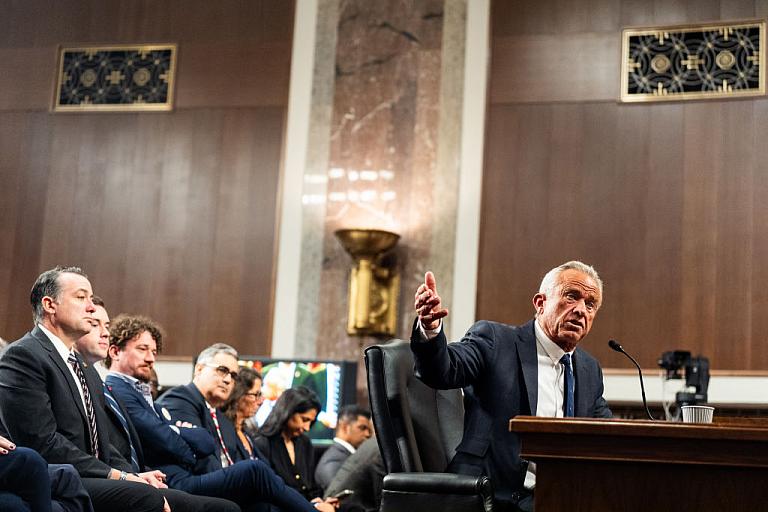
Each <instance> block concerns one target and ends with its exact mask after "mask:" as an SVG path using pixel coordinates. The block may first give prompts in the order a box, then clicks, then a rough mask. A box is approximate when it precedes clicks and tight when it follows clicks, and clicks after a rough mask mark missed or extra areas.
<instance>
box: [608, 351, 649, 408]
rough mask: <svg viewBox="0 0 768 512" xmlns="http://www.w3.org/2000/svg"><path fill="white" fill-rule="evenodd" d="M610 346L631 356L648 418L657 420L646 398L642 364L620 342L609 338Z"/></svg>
mask: <svg viewBox="0 0 768 512" xmlns="http://www.w3.org/2000/svg"><path fill="white" fill-rule="evenodd" d="M608 346H609V347H611V349H612V350H615V351H616V352H621V353H622V354H624V355H625V356H627V357H628V358H629V360H630V361H632V363H633V364H634V365H635V367H636V368H637V374H638V375H639V376H640V392H641V393H642V395H643V406H644V407H645V414H647V415H648V419H650V420H655V419H656V418H654V417H653V416H652V415H651V411H650V410H649V409H648V401H647V400H646V399H645V384H644V383H643V371H642V370H641V369H640V365H639V364H637V361H635V358H634V357H632V356H631V355H629V354H627V352H626V351H625V350H624V347H622V346H621V345H619V342H618V341H616V340H608Z"/></svg>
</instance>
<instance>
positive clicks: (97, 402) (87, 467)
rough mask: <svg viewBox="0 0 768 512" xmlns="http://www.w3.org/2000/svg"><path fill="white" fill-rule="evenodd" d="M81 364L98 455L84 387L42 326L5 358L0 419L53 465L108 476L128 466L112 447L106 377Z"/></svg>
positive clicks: (1, 370)
mask: <svg viewBox="0 0 768 512" xmlns="http://www.w3.org/2000/svg"><path fill="white" fill-rule="evenodd" d="M80 363H81V365H82V367H83V369H84V373H85V378H86V381H87V383H88V389H89V391H90V394H91V397H92V400H93V408H94V412H95V415H96V429H97V430H98V433H99V458H98V459H97V458H96V457H94V456H92V455H91V439H90V434H89V430H88V419H87V416H86V413H85V408H84V407H83V402H82V400H81V399H80V392H79V391H78V387H79V386H78V384H76V383H75V380H74V378H73V377H72V374H71V373H70V371H69V369H68V368H67V366H66V363H65V362H64V360H63V359H62V358H61V356H60V355H59V354H58V352H56V349H55V347H54V346H53V343H52V342H51V341H50V340H49V339H48V337H47V336H46V335H45V333H43V331H42V330H40V328H39V327H35V328H34V329H33V330H32V331H31V332H29V333H27V334H25V335H24V337H22V338H21V339H20V340H18V341H16V342H15V343H12V344H11V345H10V346H9V347H8V350H7V351H6V352H5V354H4V355H3V357H2V359H0V420H1V421H2V422H3V423H4V424H5V427H6V429H7V430H8V434H10V436H11V437H12V438H13V440H14V442H16V443H18V444H19V445H21V446H28V447H29V448H32V449H34V450H36V451H37V452H38V453H40V455H42V456H43V458H44V459H45V460H46V461H47V462H48V463H49V464H67V463H68V464H72V465H73V466H75V469H77V471H78V473H80V476H83V477H95V478H105V477H107V476H108V475H109V472H110V470H111V468H112V467H115V468H118V469H123V468H124V467H125V464H126V462H125V460H123V459H122V457H120V455H119V454H118V453H117V452H116V451H113V450H112V448H111V446H110V442H109V433H108V422H109V419H108V418H107V417H106V413H105V412H104V402H103V400H104V395H103V393H102V391H101V379H99V376H98V374H97V373H96V371H95V370H94V369H93V368H92V367H87V366H86V365H85V363H84V362H83V361H82V360H80ZM128 467H130V464H128Z"/></svg>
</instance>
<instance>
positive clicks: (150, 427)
mask: <svg viewBox="0 0 768 512" xmlns="http://www.w3.org/2000/svg"><path fill="white" fill-rule="evenodd" d="M106 384H107V386H109V388H110V390H111V391H112V394H113V395H114V396H115V399H116V400H117V401H118V402H119V403H120V405H121V406H122V407H123V409H125V411H126V413H127V414H126V416H127V417H128V418H129V419H130V423H132V424H133V427H134V428H135V432H136V433H137V436H138V438H140V439H141V443H140V444H141V446H142V448H143V451H144V454H145V462H146V464H147V465H148V466H150V467H153V468H162V470H163V471H164V472H165V471H166V467H165V466H169V465H173V466H179V468H178V469H170V471H173V472H175V471H186V472H191V471H193V470H194V468H195V465H196V464H197V461H198V458H202V459H204V458H206V457H207V456H209V455H211V454H212V453H214V452H215V450H216V444H215V442H214V439H213V437H212V436H211V434H210V433H209V432H208V431H207V430H205V429H189V428H179V429H178V433H177V432H176V431H175V430H174V429H172V428H171V427H170V426H171V425H172V423H171V422H170V421H168V420H166V419H165V417H164V415H163V411H162V408H161V407H159V406H157V404H155V405H156V408H155V410H153V409H152V407H151V406H150V405H149V404H148V403H147V401H146V400H145V399H144V397H143V396H142V395H141V393H139V391H138V390H136V388H135V387H133V386H132V385H131V384H130V383H128V382H126V381H125V380H124V379H121V378H120V377H116V376H113V375H108V376H107V379H106Z"/></svg>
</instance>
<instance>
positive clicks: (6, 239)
mask: <svg viewBox="0 0 768 512" xmlns="http://www.w3.org/2000/svg"><path fill="white" fill-rule="evenodd" d="M292 27H293V2H284V1H282V0H253V1H248V2H244V1H236V0H226V1H220V2H209V1H207V0H195V1H189V0H174V1H170V0H166V1H158V2H133V1H130V2H127V1H119V0H108V1H105V0H91V1H73V0H71V1H57V2H48V1H43V0H35V1H17V2H10V4H8V3H7V4H6V6H5V7H4V8H3V15H2V16H0V247H2V251H0V335H2V336H3V337H4V338H6V339H11V340H12V339H16V338H18V337H19V336H21V335H22V334H23V333H24V332H25V331H26V330H28V329H29V328H30V325H31V309H30V306H29V298H28V297H29V289H30V287H31V285H32V283H33V281H34V279H35V277H36V276H37V275H38V274H39V273H40V271H42V270H45V269H47V268H51V267H52V266H54V265H56V264H68V265H79V266H81V267H83V269H84V270H85V271H86V272H87V273H88V274H89V277H90V278H91V282H92V284H93V286H94V291H95V292H96V293H97V294H99V295H101V296H102V297H103V298H104V300H105V301H106V303H107V307H108V309H109V311H110V313H111V314H112V316H115V315H116V314H117V313H119V312H130V313H141V314H145V315H149V316H151V317H153V318H155V319H156V320H158V321H159V322H160V323H161V324H162V325H163V326H164V327H165V329H166V331H167V336H166V340H165V342H166V346H165V351H164V354H166V355H177V356H192V355H195V354H196V353H197V352H198V351H199V350H200V349H201V348H203V347H204V346H207V345H209V344H210V343H213V342H215V341H224V342H227V343H230V344H232V345H233V346H235V347H236V348H238V349H239V350H240V351H241V352H243V353H250V354H264V353H269V352H270V347H271V340H270V336H271V332H272V331H271V328H272V326H271V321H270V319H271V317H272V297H273V272H274V266H275V255H274V251H275V236H276V212H277V194H278V187H279V176H280V161H281V152H282V143H283V131H284V119H285V112H286V106H287V97H288V80H289V73H290V50H291V40H292ZM89 42H90V43H97V44H104V43H151V42H175V43H178V45H179V60H178V74H177V81H176V98H177V102H176V107H177V108H176V110H175V111H173V112H171V113H125V114H115V113H112V114H104V113H99V114H51V113H49V112H48V108H49V105H50V98H51V96H52V94H53V91H52V88H53V81H54V77H55V65H56V46H57V45H59V44H71V43H89Z"/></svg>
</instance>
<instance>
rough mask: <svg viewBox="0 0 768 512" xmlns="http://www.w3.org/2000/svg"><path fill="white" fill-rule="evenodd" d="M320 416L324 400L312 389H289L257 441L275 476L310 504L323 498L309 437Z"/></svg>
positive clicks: (277, 404) (258, 447)
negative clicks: (278, 476) (321, 400)
mask: <svg viewBox="0 0 768 512" xmlns="http://www.w3.org/2000/svg"><path fill="white" fill-rule="evenodd" d="M319 412H320V400H319V399H318V398H317V395H316V394H315V393H314V392H313V391H312V390H311V389H309V388H305V387H304V386H300V387H298V388H295V389H286V390H285V391H283V394H282V395H280V398H278V399H277V402H275V407H274V408H273V409H272V412H271V413H270V414H269V416H267V420H266V421H265V422H264V425H262V427H261V429H259V434H258V436H257V437H256V440H255V443H256V448H257V449H258V450H259V451H260V452H261V453H262V455H264V457H266V458H267V459H268V460H269V464H270V465H271V466H272V469H274V470H275V473H277V474H278V475H280V477H281V478H282V479H283V480H285V483H286V484H287V485H290V486H291V487H293V488H295V489H296V490H297V491H299V492H300V493H301V494H302V495H304V497H305V498H307V499H308V500H314V499H315V498H320V497H321V496H322V495H323V490H322V489H321V488H320V487H319V486H318V485H317V484H315V476H314V475H315V456H314V452H313V448H312V443H311V441H310V440H309V437H308V436H307V435H306V433H307V432H309V429H310V427H311V426H312V424H313V423H314V422H315V419H316V418H317V414H318V413H319Z"/></svg>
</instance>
